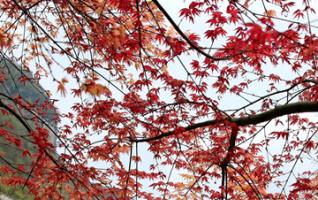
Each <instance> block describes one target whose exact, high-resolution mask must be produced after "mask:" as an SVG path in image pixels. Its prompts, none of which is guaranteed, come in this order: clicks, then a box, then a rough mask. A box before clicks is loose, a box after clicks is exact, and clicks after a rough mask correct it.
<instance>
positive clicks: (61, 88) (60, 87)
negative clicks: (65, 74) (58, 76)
mask: <svg viewBox="0 0 318 200" xmlns="http://www.w3.org/2000/svg"><path fill="white" fill-rule="evenodd" d="M67 82H68V80H67V79H66V78H62V80H61V81H57V83H58V86H57V91H58V92H60V93H61V95H62V96H63V97H65V96H66V94H67V92H66V87H65V84H66V83H67Z"/></svg>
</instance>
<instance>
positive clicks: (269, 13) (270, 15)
mask: <svg viewBox="0 0 318 200" xmlns="http://www.w3.org/2000/svg"><path fill="white" fill-rule="evenodd" d="M266 14H267V16H269V17H275V16H276V11H275V10H268V11H267V12H266Z"/></svg>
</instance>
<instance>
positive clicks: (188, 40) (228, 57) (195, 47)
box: [152, 0, 242, 61]
mask: <svg viewBox="0 0 318 200" xmlns="http://www.w3.org/2000/svg"><path fill="white" fill-rule="evenodd" d="M152 2H153V3H154V4H156V6H157V7H158V9H159V10H160V11H161V12H162V13H163V15H164V16H165V17H166V18H167V20H168V21H169V22H170V23H171V25H172V26H173V28H174V29H175V30H176V31H177V32H178V33H179V35H180V36H181V37H182V38H183V39H184V40H185V41H186V42H187V43H188V44H189V45H190V47H191V48H193V49H195V50H196V51H197V52H199V53H200V54H202V55H204V56H206V57H207V58H210V59H212V60H214V61H220V60H228V59H230V58H232V57H233V56H235V55H232V56H225V57H215V56H211V55H209V54H208V53H206V52H205V51H203V50H202V49H201V48H200V47H198V46H197V45H195V44H194V43H193V42H192V41H191V40H190V39H189V38H188V37H187V36H186V35H185V34H184V33H183V31H182V30H181V29H180V28H179V26H178V25H177V24H176V23H175V22H174V21H173V19H172V18H171V16H170V15H169V14H168V13H167V11H166V10H165V9H164V8H163V7H162V6H161V4H160V3H159V2H158V1H157V0H153V1H152ZM241 54H242V52H240V53H238V54H237V55H241Z"/></svg>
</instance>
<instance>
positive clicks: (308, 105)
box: [132, 102, 318, 142]
mask: <svg viewBox="0 0 318 200" xmlns="http://www.w3.org/2000/svg"><path fill="white" fill-rule="evenodd" d="M305 112H318V102H297V103H290V104H286V105H281V106H277V107H275V108H273V109H271V110H268V111H266V112H263V113H259V114H256V115H250V116H247V117H238V118H231V117H227V118H223V119H214V120H208V121H204V122H199V123H196V124H193V125H190V126H187V127H185V128H184V132H186V131H192V130H194V129H197V128H202V127H207V126H212V125H215V124H224V122H226V121H228V122H233V123H236V124H237V125H238V126H247V125H256V124H259V123H262V122H266V121H269V120H271V119H274V118H277V117H281V116H284V115H289V114H294V113H305ZM175 133H176V131H169V132H166V133H162V134H160V135H157V136H154V137H150V138H144V139H136V140H132V141H133V142H151V141H155V140H159V139H162V138H164V137H168V136H171V135H173V134H175Z"/></svg>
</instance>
